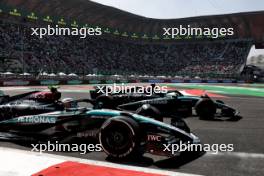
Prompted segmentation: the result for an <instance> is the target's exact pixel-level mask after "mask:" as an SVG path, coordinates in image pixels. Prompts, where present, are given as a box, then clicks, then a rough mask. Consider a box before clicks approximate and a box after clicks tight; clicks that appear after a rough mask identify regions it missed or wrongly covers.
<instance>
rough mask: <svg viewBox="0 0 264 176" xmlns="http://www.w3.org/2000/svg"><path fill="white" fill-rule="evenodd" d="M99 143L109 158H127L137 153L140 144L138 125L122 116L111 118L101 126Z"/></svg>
mask: <svg viewBox="0 0 264 176" xmlns="http://www.w3.org/2000/svg"><path fill="white" fill-rule="evenodd" d="M99 141H100V144H101V146H102V149H103V150H104V152H105V153H106V154H107V155H108V156H109V157H111V158H113V159H124V158H129V157H131V156H132V155H134V154H137V153H138V149H139V143H140V142H139V141H140V140H139V126H138V123H137V122H136V121H134V120H133V119H130V118H128V117H123V116H118V117H114V118H111V119H109V120H107V121H106V122H105V123H104V124H103V125H102V127H101V130H100V133H99Z"/></svg>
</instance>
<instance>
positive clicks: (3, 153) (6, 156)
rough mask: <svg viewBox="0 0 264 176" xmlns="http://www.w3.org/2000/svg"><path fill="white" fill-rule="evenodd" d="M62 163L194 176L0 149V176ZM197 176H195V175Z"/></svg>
mask: <svg viewBox="0 0 264 176" xmlns="http://www.w3.org/2000/svg"><path fill="white" fill-rule="evenodd" d="M64 161H75V162H80V163H84V164H90V165H96V166H105V167H111V168H117V169H125V170H132V171H139V172H145V173H152V174H163V175H173V176H194V174H187V173H180V172H172V171H166V170H158V169H150V168H144V167H137V166H128V165H121V164H115V163H110V162H103V161H94V160H88V159H80V158H75V157H66V156H60V155H53V154H47V153H42V154H40V153H37V152H30V151H24V150H18V149H11V148H6V147H0V166H1V167H0V176H29V175H32V174H34V173H37V172H39V171H41V170H43V169H46V168H47V167H50V166H52V165H55V164H59V163H62V162H64ZM196 176H197V175H196Z"/></svg>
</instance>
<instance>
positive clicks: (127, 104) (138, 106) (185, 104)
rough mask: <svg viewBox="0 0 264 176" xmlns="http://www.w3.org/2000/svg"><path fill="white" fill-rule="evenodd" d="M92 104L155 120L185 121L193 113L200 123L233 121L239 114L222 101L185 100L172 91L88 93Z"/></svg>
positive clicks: (189, 97)
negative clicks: (225, 119)
mask: <svg viewBox="0 0 264 176" xmlns="http://www.w3.org/2000/svg"><path fill="white" fill-rule="evenodd" d="M105 89H106V88H105ZM90 94H91V98H92V99H93V100H94V102H95V104H96V105H97V106H98V107H101V108H111V109H118V110H127V111H132V112H135V113H138V114H142V115H145V116H147V115H148V114H149V115H153V114H157V115H156V117H160V118H162V117H180V118H182V117H188V116H192V115H193V110H194V111H195V113H196V115H198V116H199V117H200V119H214V118H215V117H216V116H217V117H229V118H233V117H234V118H235V117H236V116H237V115H238V113H239V112H238V111H237V110H236V109H234V108H232V107H230V106H228V105H226V104H225V103H224V102H223V101H221V100H216V101H214V100H212V99H211V98H210V97H209V96H208V95H206V94H205V95H203V96H200V97H198V96H184V95H183V94H182V93H181V92H179V91H177V90H174V91H168V92H167V93H158V94H157V93H153V94H152V95H148V94H146V93H144V92H143V93H113V94H108V95H106V94H102V93H98V89H95V90H92V91H91V92H90Z"/></svg>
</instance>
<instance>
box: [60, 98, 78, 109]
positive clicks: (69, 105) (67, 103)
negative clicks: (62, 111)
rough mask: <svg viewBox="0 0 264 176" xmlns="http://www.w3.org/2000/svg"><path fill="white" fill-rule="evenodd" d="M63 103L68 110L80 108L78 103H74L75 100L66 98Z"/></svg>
mask: <svg viewBox="0 0 264 176" xmlns="http://www.w3.org/2000/svg"><path fill="white" fill-rule="evenodd" d="M61 102H62V104H63V105H64V107H65V108H66V109H70V108H77V107H78V103H77V102H76V101H74V99H73V98H64V99H63V100H62V101H61Z"/></svg>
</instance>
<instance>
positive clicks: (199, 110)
mask: <svg viewBox="0 0 264 176" xmlns="http://www.w3.org/2000/svg"><path fill="white" fill-rule="evenodd" d="M195 111H196V114H197V115H198V116H199V118H200V119H205V120H212V119H214V116H215V114H216V105H215V104H214V102H213V101H212V100H211V99H201V100H199V101H198V102H197V103H196V105H195Z"/></svg>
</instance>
